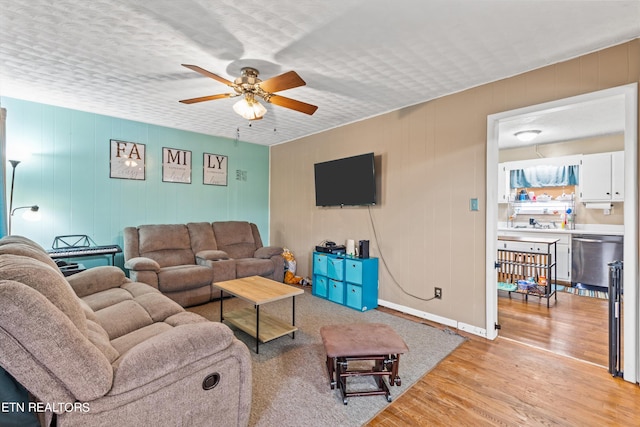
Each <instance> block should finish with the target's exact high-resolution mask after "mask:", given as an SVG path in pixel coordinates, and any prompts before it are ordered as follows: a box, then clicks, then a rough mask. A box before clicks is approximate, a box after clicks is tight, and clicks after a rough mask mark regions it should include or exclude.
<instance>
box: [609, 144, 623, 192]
mask: <svg viewBox="0 0 640 427" xmlns="http://www.w3.org/2000/svg"><path fill="white" fill-rule="evenodd" d="M611 201H612V202H622V201H624V151H615V152H613V153H611Z"/></svg>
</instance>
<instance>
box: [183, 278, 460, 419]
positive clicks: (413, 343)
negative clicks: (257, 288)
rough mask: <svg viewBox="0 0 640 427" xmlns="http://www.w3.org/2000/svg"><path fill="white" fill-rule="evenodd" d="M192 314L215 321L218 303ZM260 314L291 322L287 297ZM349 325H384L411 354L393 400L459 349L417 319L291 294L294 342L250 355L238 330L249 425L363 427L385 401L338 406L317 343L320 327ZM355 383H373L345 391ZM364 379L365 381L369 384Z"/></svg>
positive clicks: (454, 338) (455, 340) (229, 304)
mask: <svg viewBox="0 0 640 427" xmlns="http://www.w3.org/2000/svg"><path fill="white" fill-rule="evenodd" d="M247 306H249V307H250V305H248V303H246V302H244V301H242V300H240V299H238V298H231V299H225V300H224V311H225V312H227V311H228V310H233V309H234V308H239V307H247ZM188 310H189V311H192V312H195V313H198V314H201V315H203V316H204V317H206V318H208V319H210V320H212V321H219V319H220V311H219V310H220V302H219V301H214V302H210V303H208V304H204V305H200V306H197V307H191V308H189V309H188ZM260 313H261V314H262V313H269V314H270V315H274V316H277V317H280V318H282V319H284V320H287V321H290V319H291V300H290V299H289V300H284V301H277V302H274V303H270V304H266V305H263V306H261V308H260ZM354 322H370V323H385V324H387V325H389V326H391V327H392V328H393V329H394V330H395V331H396V333H398V335H400V336H401V337H402V338H403V339H404V340H405V342H406V343H407V345H408V347H409V352H408V353H407V354H404V355H402V356H401V357H400V372H399V373H400V378H401V380H402V384H401V386H393V387H390V389H391V396H392V398H394V399H395V398H397V397H398V396H399V395H400V394H401V393H403V392H404V391H406V390H407V389H408V388H409V387H410V386H411V385H413V384H414V383H415V382H416V381H417V380H418V379H420V378H421V377H422V376H423V375H425V374H426V373H427V372H429V371H430V370H431V369H433V368H434V367H435V366H436V365H437V364H438V363H439V362H440V361H441V360H442V359H443V358H444V357H446V356H447V355H448V354H449V353H450V352H451V351H453V350H454V349H455V348H456V347H458V346H459V345H460V344H461V343H462V342H463V341H464V338H463V337H461V336H459V335H457V334H454V333H452V332H450V331H443V330H440V329H436V328H434V327H431V326H428V325H426V324H423V323H419V322H412V321H410V320H406V319H402V318H400V317H397V316H394V315H391V314H387V313H383V312H381V311H378V310H370V311H367V312H364V313H361V312H359V311H356V310H352V309H350V308H347V307H343V306H341V305H338V304H334V303H332V302H329V301H326V300H324V299H322V298H318V297H315V296H313V295H311V293H310V292H309V290H307V291H306V292H305V293H304V294H303V295H299V296H297V297H296V326H297V327H298V328H299V330H298V332H296V335H295V339H291V337H290V336H284V337H281V338H278V339H276V340H274V341H270V342H268V343H265V344H260V354H256V353H255V339H253V338H251V337H249V336H248V335H247V334H245V333H244V332H242V331H240V330H235V332H236V336H237V337H238V338H239V339H240V340H242V341H243V342H244V343H245V344H247V346H248V347H249V348H250V351H251V355H252V361H253V398H252V408H251V418H250V421H249V425H250V426H262V427H272V426H283V427H284V426H291V427H294V426H295V427H298V426H339V427H343V426H361V425H362V424H364V423H366V422H367V421H369V420H370V419H371V418H373V417H374V416H375V415H376V414H377V413H378V412H380V411H381V410H383V409H384V408H385V407H386V406H387V405H389V403H388V402H387V400H386V399H385V397H384V396H363V397H350V398H349V399H348V404H347V405H344V404H343V403H342V397H341V396H340V395H339V392H338V391H337V390H331V389H330V387H329V378H328V374H327V370H326V364H325V361H326V354H325V353H324V348H323V346H322V339H321V338H320V333H319V330H320V327H322V326H323V325H328V324H338V325H344V324H348V323H354ZM356 380H357V381H358V382H359V383H358V384H357V387H358V389H361V388H363V387H364V388H366V387H369V386H373V380H372V379H371V377H360V378H357V379H353V380H352V379H350V380H349V382H348V385H349V389H352V388H351V385H352V384H356V383H355V381H356ZM367 382H368V383H369V384H367Z"/></svg>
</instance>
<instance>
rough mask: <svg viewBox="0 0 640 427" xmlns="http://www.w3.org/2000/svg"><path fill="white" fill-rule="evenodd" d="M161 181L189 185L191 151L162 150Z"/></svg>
mask: <svg viewBox="0 0 640 427" xmlns="http://www.w3.org/2000/svg"><path fill="white" fill-rule="evenodd" d="M162 180H163V181H164V182H181V183H183V184H191V151H188V150H179V149H177V148H166V147H165V148H163V149H162Z"/></svg>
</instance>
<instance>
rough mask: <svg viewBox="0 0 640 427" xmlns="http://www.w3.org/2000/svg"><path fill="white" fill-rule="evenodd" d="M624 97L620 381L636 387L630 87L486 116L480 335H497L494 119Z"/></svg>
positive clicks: (633, 92) (634, 103) (639, 330)
mask: <svg viewBox="0 0 640 427" xmlns="http://www.w3.org/2000/svg"><path fill="white" fill-rule="evenodd" d="M618 95H623V96H624V102H625V131H624V153H625V156H624V168H625V176H624V193H625V200H624V236H625V239H624V271H623V280H624V319H623V329H624V338H623V339H624V341H623V342H624V350H623V351H624V356H623V358H624V362H623V363H624V366H623V373H624V374H623V375H624V379H625V380H626V381H629V382H633V383H637V382H638V379H639V378H638V375H639V374H638V373H639V371H640V357H639V355H640V349H639V345H640V316H639V313H638V308H639V307H640V301H639V294H640V292H639V290H638V148H637V145H638V84H637V83H632V84H628V85H624V86H618V87H614V88H610V89H605V90H601V91H597V92H592V93H588V94H585V95H579V96H574V97H571V98H565V99H560V100H557V101H552V102H547V103H543V104H538V105H532V106H529V107H524V108H519V109H516V110H511V111H505V112H502V113H496V114H492V115H490V116H488V117H487V189H486V191H487V203H486V207H485V209H486V236H487V239H486V251H487V265H486V289H487V295H486V331H487V338H489V339H495V338H496V337H497V336H498V331H497V330H496V328H495V325H496V323H497V322H498V290H497V271H496V269H495V268H494V264H495V262H496V256H495V254H496V253H497V237H498V224H497V222H498V218H497V216H498V136H499V135H498V123H499V121H500V120H502V119H505V118H508V117H513V116H521V115H524V114H531V113H533V112H537V111H541V110H549V109H553V108H566V107H567V106H569V105H570V104H576V103H582V102H588V101H593V100H598V99H603V98H609V97H612V96H618Z"/></svg>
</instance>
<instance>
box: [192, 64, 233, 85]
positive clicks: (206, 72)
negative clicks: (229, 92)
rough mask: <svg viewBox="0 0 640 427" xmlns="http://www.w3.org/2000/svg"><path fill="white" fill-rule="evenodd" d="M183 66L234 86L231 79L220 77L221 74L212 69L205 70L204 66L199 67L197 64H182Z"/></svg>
mask: <svg viewBox="0 0 640 427" xmlns="http://www.w3.org/2000/svg"><path fill="white" fill-rule="evenodd" d="M182 66H183V67H187V68H189V69H190V70H193V71H195V72H196V73H200V74H202V75H203V76H206V77H210V78H212V79H213V80H217V81H219V82H220V83H224V84H226V85H227V86H233V83H232V82H230V81H229V80H227V79H225V78H224V77H220V76H219V75H217V74H213V73H212V72H211V71H207V70H205V69H204V68H200V67H198V66H197V65H189V64H182Z"/></svg>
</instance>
